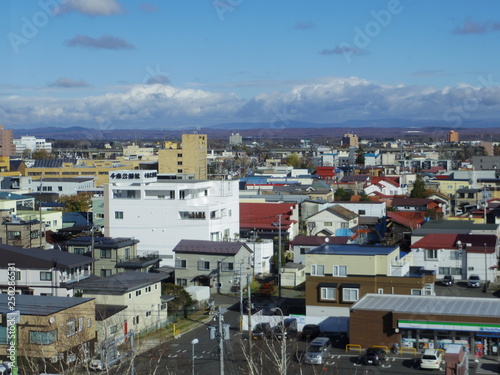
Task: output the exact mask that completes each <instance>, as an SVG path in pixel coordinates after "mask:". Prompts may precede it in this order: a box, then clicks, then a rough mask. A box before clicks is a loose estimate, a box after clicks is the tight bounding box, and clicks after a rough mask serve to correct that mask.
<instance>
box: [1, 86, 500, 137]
mask: <svg viewBox="0 0 500 375" xmlns="http://www.w3.org/2000/svg"><path fill="white" fill-rule="evenodd" d="M319 81H320V80H318V79H316V80H314V82H311V83H310V84H305V83H301V84H296V85H295V86H293V87H292V88H290V89H287V90H285V91H277V92H272V93H261V94H259V95H256V96H254V97H253V98H250V99H242V98H240V97H238V96H237V95H236V94H234V93H225V92H220V93H218V92H211V91H208V90H201V89H189V88H188V89H185V88H177V87H173V86H171V85H165V84H149V85H148V84H144V85H135V86H132V87H130V88H127V89H126V90H124V91H116V92H110V93H107V94H103V95H94V96H86V97H76V98H68V97H65V98H55V97H42V96H29V97H25V96H19V95H9V96H7V95H6V96H3V97H2V96H1V88H0V118H2V122H3V124H4V125H5V126H7V127H9V126H35V125H41V124H50V125H53V126H72V125H81V126H96V125H97V124H99V123H104V122H107V123H113V126H114V127H115V128H119V127H120V126H127V127H134V126H135V127H139V126H147V127H165V126H169V125H171V126H174V125H175V126H181V125H196V124H198V125H211V124H223V123H228V122H248V121H258V122H270V121H272V120H273V118H276V114H277V113H284V112H286V114H287V116H288V119H289V120H297V121H308V122H318V123H320V122H327V123H335V122H342V121H346V120H369V119H381V118H401V119H408V120H419V119H424V118H425V119H429V118H430V119H435V120H436V121H443V120H447V119H446V117H448V120H449V121H450V122H451V121H455V120H456V118H457V116H462V117H461V118H462V119H463V120H474V119H485V118H498V117H499V115H500V87H498V86H490V87H480V86H478V87H472V86H470V85H463V84H461V85H457V86H454V87H445V88H442V89H438V88H435V87H432V86H405V85H401V84H399V85H381V84H376V83H373V82H370V81H367V80H364V79H361V78H358V77H348V78H333V77H326V78H323V79H322V80H321V82H319ZM10 93H12V91H10ZM450 114H451V115H450Z"/></svg>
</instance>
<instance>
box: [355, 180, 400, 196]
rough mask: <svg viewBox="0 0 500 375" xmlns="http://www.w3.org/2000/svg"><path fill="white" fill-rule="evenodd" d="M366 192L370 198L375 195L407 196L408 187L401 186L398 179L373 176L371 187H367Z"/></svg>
mask: <svg viewBox="0 0 500 375" xmlns="http://www.w3.org/2000/svg"><path fill="white" fill-rule="evenodd" d="M364 192H365V193H366V194H367V195H369V196H370V195H375V193H378V194H382V195H386V196H395V195H406V193H407V192H408V187H407V186H406V185H405V184H400V183H399V178H397V177H378V176H373V177H372V178H371V185H369V186H367V187H366V188H365V189H364Z"/></svg>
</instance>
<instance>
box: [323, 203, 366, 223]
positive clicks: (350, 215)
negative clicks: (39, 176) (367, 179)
mask: <svg viewBox="0 0 500 375" xmlns="http://www.w3.org/2000/svg"><path fill="white" fill-rule="evenodd" d="M326 210H327V211H328V212H331V213H332V214H336V215H338V216H341V217H342V218H344V219H346V220H352V219H354V218H355V217H356V216H358V215H356V214H355V213H354V212H352V211H351V210H348V209H347V208H344V207H342V206H341V205H340V204H337V205H335V206H331V207H328V208H327V209H326Z"/></svg>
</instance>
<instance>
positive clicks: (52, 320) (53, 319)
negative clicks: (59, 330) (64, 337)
mask: <svg viewBox="0 0 500 375" xmlns="http://www.w3.org/2000/svg"><path fill="white" fill-rule="evenodd" d="M55 321H56V318H54V317H53V316H51V317H50V318H49V323H50V324H54V322H55Z"/></svg>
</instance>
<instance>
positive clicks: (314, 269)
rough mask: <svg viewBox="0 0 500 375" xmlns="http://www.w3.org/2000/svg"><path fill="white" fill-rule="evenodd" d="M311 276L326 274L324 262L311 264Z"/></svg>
mask: <svg viewBox="0 0 500 375" xmlns="http://www.w3.org/2000/svg"><path fill="white" fill-rule="evenodd" d="M311 276H325V266H323V265H322V264H311Z"/></svg>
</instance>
